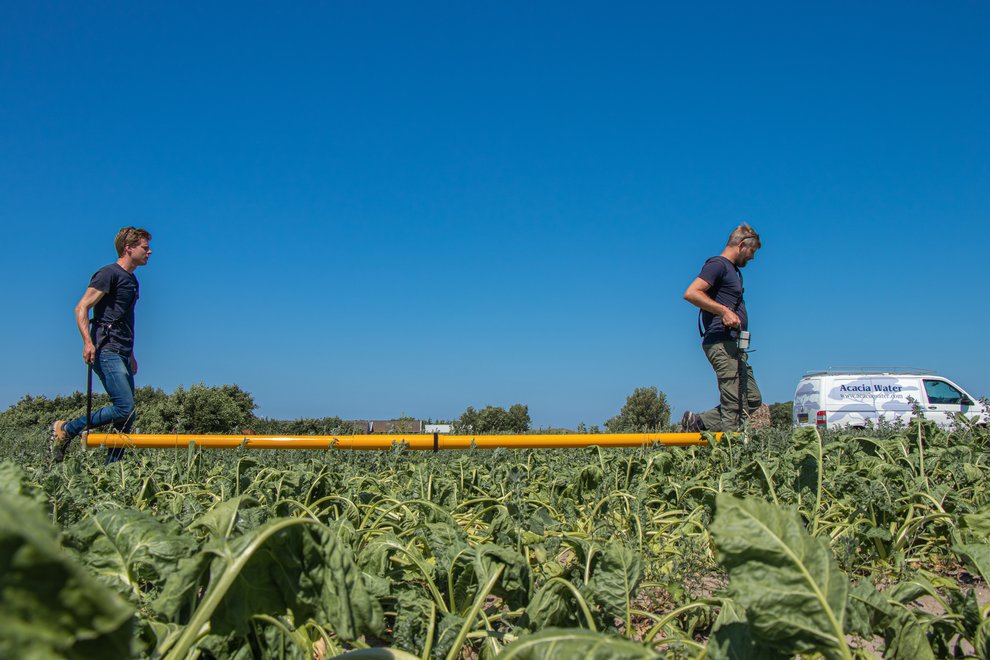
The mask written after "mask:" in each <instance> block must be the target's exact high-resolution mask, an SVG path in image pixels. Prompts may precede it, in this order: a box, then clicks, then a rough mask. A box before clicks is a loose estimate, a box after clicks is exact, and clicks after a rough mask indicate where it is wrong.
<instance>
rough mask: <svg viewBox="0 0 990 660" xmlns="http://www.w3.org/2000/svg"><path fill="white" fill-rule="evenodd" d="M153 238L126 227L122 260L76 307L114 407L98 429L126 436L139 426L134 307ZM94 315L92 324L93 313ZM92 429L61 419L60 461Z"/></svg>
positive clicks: (110, 454) (86, 355) (90, 360)
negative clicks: (106, 426) (140, 270)
mask: <svg viewBox="0 0 990 660" xmlns="http://www.w3.org/2000/svg"><path fill="white" fill-rule="evenodd" d="M150 240H151V234H149V233H148V232H147V231H145V230H144V229H136V228H134V227H124V228H123V229H121V230H120V231H119V232H117V237H116V238H115V239H114V247H115V248H116V249H117V261H115V262H114V263H112V264H110V265H108V266H104V267H103V268H101V269H99V270H98V271H96V273H94V274H93V277H92V279H90V281H89V287H87V288H86V293H84V294H83V297H82V299H81V300H80V301H79V303H78V304H77V305H76V325H77V326H78V327H79V334H80V335H82V340H83V360H85V362H86V364H88V365H92V367H93V371H95V372H96V374H97V375H98V376H99V377H100V382H101V383H103V389H105V390H106V392H107V394H108V395H109V396H110V404H111V405H109V406H106V407H105V408H100V409H99V410H97V411H96V412H94V413H93V414H92V426H93V427H94V428H95V427H98V426H103V425H104V424H113V428H114V429H115V430H117V431H118V432H121V433H127V432H129V431H130V430H131V424H132V423H133V422H134V374H136V373H137V360H136V359H135V357H134V305H136V304H137V301H138V281H137V278H136V277H135V276H134V271H135V270H137V267H138V266H145V265H147V263H148V257H149V256H151V248H150V247H149V246H148V242H149V241H150ZM90 310H93V318H92V320H90V318H89V312H90ZM85 428H86V417H85V416H82V417H79V418H77V419H74V420H72V421H71V422H66V421H65V420H61V419H60V420H58V421H56V422H55V423H54V424H53V425H52V441H53V442H54V443H55V444H54V452H55V460H58V461H61V460H62V459H63V458H64V457H65V452H66V450H67V449H68V447H69V441H71V440H72V439H73V438H74V437H76V436H77V435H79V434H80V433H81V432H82V431H83V430H84V429H85ZM123 453H124V450H123V449H122V448H118V449H110V450H108V451H107V463H112V462H114V461H117V460H119V459H120V457H121V456H122V455H123Z"/></svg>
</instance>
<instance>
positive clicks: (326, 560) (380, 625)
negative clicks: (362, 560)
mask: <svg viewBox="0 0 990 660" xmlns="http://www.w3.org/2000/svg"><path fill="white" fill-rule="evenodd" d="M303 533H304V544H303V547H304V557H305V560H304V563H305V565H306V577H308V578H309V580H311V581H312V584H313V586H314V587H318V588H319V591H318V592H317V593H318V594H319V602H318V603H317V608H316V610H317V616H318V617H319V620H322V621H327V622H329V623H330V625H331V626H333V629H334V632H336V633H337V635H339V636H340V637H341V638H342V639H345V640H348V641H351V640H354V639H357V638H358V636H360V635H363V634H365V633H374V634H381V633H382V631H383V630H384V627H385V621H384V616H385V615H384V613H383V611H382V606H381V604H380V603H379V602H378V600H377V599H375V598H374V597H373V596H372V595H371V594H370V593H369V590H368V588H367V587H366V586H365V583H364V577H363V574H362V573H361V570H360V569H359V568H358V566H357V562H356V561H355V559H354V552H353V551H352V550H351V547H350V546H349V545H347V544H346V543H344V542H343V541H341V540H340V539H339V538H337V536H336V534H334V532H333V531H331V530H329V529H327V528H325V527H323V528H320V529H319V530H318V534H314V532H313V531H312V530H304V532H303ZM314 545H316V548H315V550H317V551H316V552H314V551H313V550H314V547H313V546H314ZM314 561H315V564H314V563H313V562H314ZM308 585H309V583H308V581H307V580H305V579H304V580H302V582H301V586H303V587H308Z"/></svg>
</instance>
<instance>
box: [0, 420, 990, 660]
mask: <svg viewBox="0 0 990 660" xmlns="http://www.w3.org/2000/svg"><path fill="white" fill-rule="evenodd" d="M45 446H46V441H45V438H44V436H43V435H42V434H41V433H40V432H38V433H21V434H10V433H8V434H6V435H4V434H0V587H2V603H0V656H2V657H19V658H59V657H71V658H100V659H101V660H102V659H105V658H127V657H149V658H298V659H303V658H328V657H333V656H336V655H339V654H345V653H347V654H350V656H352V657H378V658H382V657H398V658H410V657H419V658H449V659H450V658H473V657H486V658H490V657H495V656H498V657H500V658H513V659H517V658H579V657H581V658H589V657H595V658H654V657H674V658H697V657H708V658H747V657H750V658H774V657H795V656H801V657H826V658H854V657H890V658H911V659H922V658H933V657H938V658H946V657H978V658H988V657H990V620H988V597H987V589H986V585H987V580H988V578H990V481H988V473H990V470H988V465H987V463H988V456H990V454H988V447H990V439H988V434H987V431H986V429H979V428H967V427H966V426H965V425H963V426H961V427H960V428H958V429H957V430H955V431H952V432H946V431H941V430H938V429H936V428H935V427H934V426H932V425H930V424H929V423H928V422H925V421H924V420H921V421H917V420H916V421H915V422H914V423H913V424H912V425H911V426H910V427H908V428H902V429H887V430H883V431H875V432H867V433H859V434H852V435H832V434H828V435H824V436H823V435H821V434H819V433H818V432H816V431H815V430H814V429H803V430H799V431H795V432H793V433H791V432H790V431H775V430H767V431H764V432H762V433H754V434H752V435H751V437H750V439H749V441H748V442H747V443H742V442H741V441H738V440H737V441H734V442H732V441H725V442H721V443H718V444H713V445H711V446H700V447H690V448H663V447H654V448H649V449H607V450H606V449H599V448H597V447H592V448H588V449H568V450H562V449H561V450H557V449H550V450H545V449H544V450H520V449H517V450H504V449H497V450H465V451H449V452H439V453H432V452H412V451H408V450H405V449H403V448H401V447H396V448H394V449H392V450H389V451H380V452H347V451H340V450H327V451H281V452H280V451H272V450H246V449H240V450H236V449H235V450H212V451H207V450H202V449H195V448H194V449H190V450H180V451H176V450H142V451H132V452H130V453H129V454H128V456H127V457H126V459H125V460H124V461H121V462H119V463H116V464H113V465H110V466H104V465H103V458H104V452H103V451H95V450H94V451H89V452H85V453H83V452H81V451H80V450H79V448H78V447H75V448H73V450H72V451H71V452H70V453H69V456H68V458H67V459H66V461H65V462H64V463H61V464H55V463H53V462H52V461H51V459H50V456H49V455H48V453H47V451H46V449H45Z"/></svg>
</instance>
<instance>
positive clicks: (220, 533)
mask: <svg viewBox="0 0 990 660" xmlns="http://www.w3.org/2000/svg"><path fill="white" fill-rule="evenodd" d="M249 505H257V501H256V500H255V499H254V498H252V497H248V496H246V495H241V496H239V497H233V498H231V499H229V500H224V501H223V502H220V503H219V504H217V505H216V506H215V507H213V508H212V509H210V510H209V511H208V512H207V513H205V514H203V516H202V517H200V518H199V520H197V521H196V522H194V523H193V524H192V527H204V528H206V530H208V531H209V533H210V535H211V536H213V537H216V538H220V539H226V538H228V537H230V536H233V535H234V532H235V529H236V527H237V522H238V518H239V517H240V516H241V509H242V507H247V506H249Z"/></svg>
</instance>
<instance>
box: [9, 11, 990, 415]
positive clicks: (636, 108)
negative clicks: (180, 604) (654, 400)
mask: <svg viewBox="0 0 990 660" xmlns="http://www.w3.org/2000/svg"><path fill="white" fill-rule="evenodd" d="M689 5H690V6H689ZM988 71H990V5H988V4H987V3H986V2H975V1H965V0H963V1H961V2H950V3H935V2H926V3H918V2H888V3H861V2H835V3H833V2H829V3H817V4H811V3H794V2H779V3H772V4H768V3H738V2H732V3H729V2H726V3H694V4H690V3H657V2H641V3H618V4H617V3H614V2H610V3H604V2H601V3H586V2H566V3H532V2H497V3H496V2H470V3H465V2H446V3H433V2H424V3H406V2H401V3H400V2H372V3H354V2H347V3H345V2H320V3H291V4H290V5H288V6H277V5H275V4H271V3H266V4H255V3H245V2H238V3H227V4H223V3H206V6H197V5H195V4H175V3H165V2H140V3H134V2H119V3H106V2H95V3H68V2H66V3H52V2H38V3H15V2H6V3H3V5H2V8H0V219H2V222H3V227H4V231H3V241H2V242H0V269H2V273H3V281H4V283H5V284H6V292H7V293H6V295H7V299H8V303H7V321H6V323H3V324H0V341H2V342H3V344H4V345H5V346H6V347H7V356H6V359H5V364H4V368H3V370H2V373H3V377H2V382H0V406H3V407H6V406H8V405H11V404H13V403H15V402H16V401H17V400H18V399H19V398H20V397H21V396H23V395H24V394H29V393H30V394H34V395H47V396H54V395H57V394H63V393H68V392H71V391H73V390H78V389H82V388H83V387H84V384H85V369H84V366H83V362H82V358H81V350H82V345H81V342H80V340H79V337H78V333H77V331H76V329H75V326H74V321H73V315H72V308H73V306H74V305H75V303H76V301H77V300H78V299H79V297H80V296H81V295H82V293H83V291H84V290H85V287H86V284H87V283H88V281H89V277H90V275H91V274H92V273H93V272H94V271H95V270H96V269H97V268H99V267H100V266H102V265H104V264H106V263H110V262H112V261H113V260H114V259H115V256H116V255H115V253H114V251H113V245H112V239H113V236H114V235H115V233H116V231H117V229H118V228H120V227H121V226H124V225H129V224H133V225H137V226H143V227H146V228H148V229H149V230H150V231H151V232H152V234H153V235H154V239H153V240H152V249H153V250H154V254H153V255H152V257H151V260H150V263H149V265H148V266H147V267H145V268H141V269H139V270H138V271H137V275H138V277H139V279H140V282H141V301H140V303H139V304H138V308H137V314H138V319H137V325H138V327H137V356H138V359H139V361H140V371H139V373H138V384H139V385H153V386H155V387H160V388H162V389H164V390H166V391H172V390H173V389H174V388H176V387H177V386H179V385H185V386H189V385H191V384H194V383H200V382H202V383H206V384H210V385H219V384H223V383H236V384H238V385H240V386H241V387H243V388H244V389H246V390H248V391H249V392H251V393H252V394H253V395H254V396H255V399H256V401H257V403H258V405H259V408H258V411H257V412H258V413H259V414H261V415H265V416H269V417H277V418H295V417H317V416H324V415H340V416H342V417H345V418H387V417H391V416H397V415H399V414H403V413H404V414H406V415H412V416H417V417H422V418H427V417H431V418H452V417H456V416H459V415H460V414H461V412H463V410H464V408H465V407H467V406H468V405H473V406H475V407H482V406H485V405H488V404H493V405H501V406H508V405H510V404H513V403H517V402H519V403H525V404H528V405H529V408H530V414H531V416H532V418H533V421H534V423H535V424H536V425H538V426H568V427H573V426H575V425H576V424H577V423H578V422H582V421H583V422H585V423H587V424H601V423H602V422H603V421H604V420H605V419H606V418H608V417H610V416H612V415H614V414H615V413H617V412H618V410H619V408H620V407H621V406H622V404H623V403H624V401H625V397H626V396H627V395H628V394H630V393H631V392H632V391H633V389H634V388H636V387H638V386H646V385H655V386H657V387H659V388H660V389H662V390H663V391H664V392H666V393H667V396H668V399H669V401H670V403H671V405H672V407H673V409H674V414H675V418H676V417H678V416H679V415H680V413H681V412H682V411H683V410H684V409H685V408H688V407H690V408H692V409H696V410H698V409H702V408H707V407H709V406H710V405H713V404H714V403H715V402H716V395H717V392H716V387H715V379H714V376H713V374H712V372H711V369H710V367H709V365H708V363H707V361H706V360H705V358H704V355H703V354H702V351H701V348H700V346H699V342H698V337H697V330H696V315H695V311H694V309H693V308H692V307H690V306H689V305H688V304H687V303H686V302H684V301H683V300H682V299H681V295H682V293H683V291H684V289H685V287H686V286H687V285H688V283H690V281H691V280H692V279H693V278H694V277H695V275H696V274H697V273H698V270H699V269H700V267H701V265H702V263H703V261H704V260H705V258H706V257H708V256H710V255H713V254H717V253H718V252H719V251H720V250H721V248H722V246H723V245H724V242H725V238H726V236H727V234H728V232H729V231H730V230H731V228H732V227H733V226H735V224H737V223H738V222H740V221H743V220H745V221H748V222H750V223H751V224H752V225H753V226H754V227H755V228H756V229H757V230H758V231H759V232H760V233H761V235H762V236H763V246H764V247H763V249H762V250H761V251H760V253H759V254H758V255H757V258H756V260H755V261H753V262H752V263H751V264H750V265H749V266H748V267H747V268H746V271H745V275H746V297H747V304H748V307H749V312H750V318H751V327H750V329H751V331H752V333H753V347H754V348H756V349H757V351H756V353H754V354H753V356H752V364H753V365H754V368H755V371H756V376H757V379H758V381H759V383H760V385H761V388H762V390H763V393H764V398H765V400H766V401H768V402H774V401H786V400H790V399H791V398H792V396H793V391H794V387H795V385H796V383H797V381H798V378H799V377H800V376H801V375H802V373H803V372H805V371H807V370H811V369H820V368H824V367H827V366H837V365H850V364H868V365H905V366H914V367H924V368H930V369H935V370H937V371H939V372H940V373H942V374H944V375H946V376H948V377H949V378H952V379H953V380H955V381H956V382H958V383H959V384H960V385H962V386H963V387H965V388H966V389H968V390H969V391H970V393H972V394H974V395H976V396H982V395H987V394H990V375H988V369H987V367H988V351H987V348H986V343H985V341H984V334H985V329H986V328H987V327H988V325H990V312H988V304H987V293H986V282H987V276H986V273H987V271H986V266H985V263H986V262H985V255H986V252H987V245H988V239H987V230H988V228H990V156H988V154H990V121H988V118H990V84H988V83H990V80H988Z"/></svg>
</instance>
